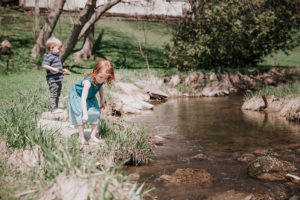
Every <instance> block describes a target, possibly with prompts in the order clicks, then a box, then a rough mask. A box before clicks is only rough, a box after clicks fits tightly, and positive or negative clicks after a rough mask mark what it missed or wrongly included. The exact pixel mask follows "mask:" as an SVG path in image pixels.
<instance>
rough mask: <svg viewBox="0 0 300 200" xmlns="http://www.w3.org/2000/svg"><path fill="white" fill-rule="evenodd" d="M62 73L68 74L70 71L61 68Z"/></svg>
mask: <svg viewBox="0 0 300 200" xmlns="http://www.w3.org/2000/svg"><path fill="white" fill-rule="evenodd" d="M62 73H63V74H64V75H69V74H70V71H69V70H68V69H63V70H62Z"/></svg>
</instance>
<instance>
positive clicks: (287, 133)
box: [127, 96, 300, 200]
mask: <svg viewBox="0 0 300 200" xmlns="http://www.w3.org/2000/svg"><path fill="white" fill-rule="evenodd" d="M242 103H243V102H242V98H241V97H239V96H236V97H218V98H182V99H172V100H169V101H168V102H166V103H163V104H160V105H156V106H155V108H154V111H149V112H148V111H147V112H145V113H143V114H140V115H132V116H129V117H127V120H128V121H132V122H136V123H138V124H140V125H143V126H145V127H146V130H147V131H148V132H149V133H150V134H151V135H153V136H155V135H156V136H157V135H158V136H160V137H162V138H164V140H163V142H162V144H161V145H159V146H157V147H156V149H155V159H154V160H153V161H152V162H151V163H150V164H149V165H147V166H142V167H131V168H129V169H128V171H129V172H137V173H138V174H139V181H140V182H146V183H147V184H148V185H151V186H152V187H154V188H155V190H154V191H152V193H151V194H152V196H153V197H154V198H155V199H174V200H178V199H191V200H192V199H206V198H207V197H210V196H212V195H214V194H216V193H221V192H225V191H228V190H233V189H234V190H235V191H237V192H243V193H265V192H276V190H280V187H279V185H280V184H281V183H280V184H279V183H278V182H263V181H260V180H257V179H253V178H250V177H249V176H248V175H247V171H246V169H247V162H240V161H238V159H237V157H238V156H239V155H241V154H242V153H246V152H254V151H255V150H259V149H269V150H270V151H272V150H273V149H277V148H280V147H282V146H288V145H289V144H295V143H300V125H295V124H290V123H287V122H286V121H284V120H281V119H278V118H276V117H270V116H266V115H264V114H259V113H253V112H243V111H242V110H241V105H242ZM197 154H200V155H202V154H203V155H205V157H204V158H200V159H195V158H193V156H195V155H197ZM293 155H294V154H293ZM285 156H287V157H286V158H284V156H283V158H282V159H286V160H289V161H292V162H294V163H295V164H296V167H297V168H298V169H300V168H299V167H300V163H299V158H297V155H294V157H291V155H285ZM295 156H296V157H295ZM180 168H184V169H185V168H191V169H205V170H206V171H207V172H209V173H210V174H211V176H212V183H211V184H210V185H201V186H199V185H190V184H176V185H175V184H168V183H166V182H165V181H163V180H162V179H161V178H160V177H161V176H162V175H164V174H166V175H171V174H173V173H174V172H175V171H176V169H180ZM278 187H279V188H278Z"/></svg>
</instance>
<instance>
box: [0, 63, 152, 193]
mask: <svg viewBox="0 0 300 200" xmlns="http://www.w3.org/2000/svg"><path fill="white" fill-rule="evenodd" d="M76 70H77V71H76V73H75V72H74V73H72V75H70V76H65V79H64V82H63V90H62V96H67V94H68V92H69V91H70V89H71V87H72V86H73V85H74V83H76V82H77V81H79V80H81V79H82V78H83V75H84V73H86V72H88V71H90V70H88V69H80V68H78V69H76ZM0 84H1V87H0V129H1V135H0V140H1V141H6V143H7V151H6V153H3V154H2V152H1V160H2V162H1V163H0V172H1V173H3V174H4V175H5V176H4V175H3V176H2V175H1V176H0V181H1V189H0V196H1V197H3V198H4V199H15V198H14V197H13V195H14V194H15V193H18V192H22V191H24V190H29V189H31V188H39V189H38V191H43V188H44V187H45V186H46V185H48V183H50V182H52V181H53V180H54V179H56V177H57V176H58V175H60V174H61V173H63V172H65V173H69V172H72V171H74V170H75V169H76V170H79V171H83V172H84V173H86V174H87V175H91V176H92V175H93V174H94V173H99V169H98V168H97V165H96V162H98V161H99V160H100V161H101V160H104V159H105V158H107V157H110V158H113V162H111V163H108V164H109V166H108V165H105V166H104V167H105V168H111V169H115V168H119V164H120V163H125V162H127V163H128V162H129V161H130V162H131V164H144V163H147V162H148V161H149V158H150V156H151V144H150V143H149V138H148V136H147V134H146V133H145V132H144V131H143V130H142V129H139V128H137V127H135V126H128V127H127V124H125V122H120V121H116V122H110V121H107V120H106V121H105V122H103V123H102V125H101V126H100V127H99V129H100V130H101V135H102V136H103V138H105V139H106V141H107V146H103V147H101V146H100V147H99V149H97V151H96V152H93V153H91V152H85V151H82V150H81V149H80V148H79V146H78V145H77V138H76V137H74V138H73V137H72V138H63V137H62V136H61V135H60V134H58V133H57V132H55V131H54V132H53V131H43V130H40V129H39V128H37V120H38V119H39V117H40V115H41V113H42V112H44V111H47V110H48V106H49V103H48V97H49V91H48V85H47V84H46V80H45V71H44V70H26V71H25V72H22V73H21V72H20V73H14V74H10V75H0ZM109 89H110V88H109V87H106V88H105V92H106V93H107V92H108V90H109ZM120 127H122V128H120ZM126 127H127V128H126ZM36 145H38V146H39V147H40V148H41V150H42V152H43V157H44V158H45V163H44V164H41V165H40V166H37V167H36V169H35V170H33V171H32V172H30V173H29V174H27V175H26V176H24V175H23V174H22V173H19V172H18V173H15V171H18V170H17V169H15V168H14V167H16V166H14V167H12V166H8V165H7V164H6V162H5V160H6V159H5V158H3V157H2V156H9V155H11V154H12V153H13V152H14V151H16V150H17V149H21V150H22V149H31V148H32V147H34V146H36ZM0 150H2V149H0ZM121 173H123V172H122V171H115V172H113V173H112V172H111V171H105V172H103V173H102V176H104V179H105V180H106V178H105V176H106V175H107V180H109V179H111V178H113V177H120V176H121ZM121 177H123V178H122V179H118V178H116V179H117V181H119V182H118V183H119V184H120V186H119V188H125V189H126V188H127V189H128V190H130V191H131V189H130V188H135V189H133V190H137V189H138V187H137V186H136V185H135V184H133V183H131V182H130V181H129V179H128V178H126V176H123V175H122V176H121ZM124 177H125V178H124ZM113 181H114V184H115V181H116V180H115V179H113ZM21 186H22V187H21ZM127 189H126V190H127ZM118 190H119V191H120V190H121V189H118ZM9 191H12V192H9ZM97 191H99V192H101V191H102V192H103V191H105V192H106V194H105V195H106V196H110V195H109V194H113V187H112V189H110V187H109V188H108V189H107V190H102V189H99V188H98V189H97ZM124 194H126V192H124ZM143 194H144V190H142V191H139V192H137V193H135V192H134V193H132V195H136V196H139V198H140V199H141V198H142V196H143ZM30 195H31V194H30ZM30 195H29V196H28V197H27V198H30ZM103 195H104V194H103ZM114 198H117V197H111V198H110V199H114ZM129 199H130V198H129Z"/></svg>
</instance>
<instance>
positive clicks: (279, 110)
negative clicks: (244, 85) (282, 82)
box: [242, 95, 300, 122]
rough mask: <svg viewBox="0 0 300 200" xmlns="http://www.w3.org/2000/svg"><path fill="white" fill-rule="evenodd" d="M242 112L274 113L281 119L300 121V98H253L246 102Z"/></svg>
mask: <svg viewBox="0 0 300 200" xmlns="http://www.w3.org/2000/svg"><path fill="white" fill-rule="evenodd" d="M242 110H252V111H261V112H266V113H272V114H273V113H274V114H277V115H278V116H279V117H282V118H285V119H287V120H289V121H297V122H298V121H300V97H291V96H290V97H284V98H278V97H275V96H273V95H272V96H267V97H265V101H264V100H263V97H253V98H251V99H249V100H246V101H245V102H244V104H243V106H242Z"/></svg>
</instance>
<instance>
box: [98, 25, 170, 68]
mask: <svg viewBox="0 0 300 200" xmlns="http://www.w3.org/2000/svg"><path fill="white" fill-rule="evenodd" d="M108 34H112V33H106V35H108ZM113 36H114V37H113V38H112V37H110V38H109V39H106V40H105V39H103V38H105V37H106V36H105V34H104V30H102V31H101V32H100V34H99V35H98V38H97V40H96V41H95V43H94V49H93V53H94V55H95V57H98V58H101V59H110V60H112V62H113V63H114V65H115V66H116V67H117V68H126V69H142V68H146V64H145V59H144V58H143V56H142V54H141V52H140V47H139V44H138V40H136V39H135V38H132V37H128V36H126V35H124V34H122V33H116V32H114V33H113ZM107 37H109V36H107ZM142 45H143V44H142ZM163 51H164V50H163V48H154V47H152V46H148V62H149V65H150V67H151V68H161V67H164V61H165V59H166V58H165V56H164V54H163Z"/></svg>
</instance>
